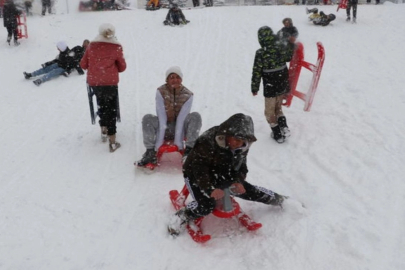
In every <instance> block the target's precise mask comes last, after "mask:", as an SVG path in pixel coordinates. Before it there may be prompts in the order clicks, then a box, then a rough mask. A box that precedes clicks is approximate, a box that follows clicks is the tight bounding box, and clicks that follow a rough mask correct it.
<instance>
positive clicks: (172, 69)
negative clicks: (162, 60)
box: [166, 66, 183, 80]
mask: <svg viewBox="0 0 405 270" xmlns="http://www.w3.org/2000/svg"><path fill="white" fill-rule="evenodd" d="M172 73H175V74H177V75H179V76H180V78H181V79H182V80H183V72H181V69H180V67H178V66H173V67H170V68H169V69H168V70H166V79H167V77H169V75H170V74H172Z"/></svg>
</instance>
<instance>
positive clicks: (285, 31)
mask: <svg viewBox="0 0 405 270" xmlns="http://www.w3.org/2000/svg"><path fill="white" fill-rule="evenodd" d="M285 21H289V23H290V26H289V27H283V28H281V30H280V31H278V32H277V37H278V38H279V40H281V41H283V42H285V43H286V44H287V42H288V38H289V37H295V38H297V37H298V29H297V28H296V27H295V26H294V25H293V22H292V20H291V19H290V18H285V19H284V20H283V23H284V22H285Z"/></svg>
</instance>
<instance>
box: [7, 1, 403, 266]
mask: <svg viewBox="0 0 405 270" xmlns="http://www.w3.org/2000/svg"><path fill="white" fill-rule="evenodd" d="M77 3H78V1H77V0H75V1H73V0H72V1H70V0H69V5H70V10H69V13H68V12H67V10H66V3H65V1H59V2H58V4H57V5H58V6H56V14H55V15H47V16H45V17H40V16H34V17H30V18H28V29H29V38H28V39H23V40H22V41H21V45H20V46H18V47H14V46H9V45H8V44H6V42H5V40H6V31H5V29H4V28H3V30H2V31H1V32H0V40H2V41H3V42H1V44H0V59H1V64H0V65H1V72H0V82H1V87H0V91H1V99H0V115H1V123H2V128H1V131H0V142H1V143H0V153H1V164H0V168H1V170H0V254H1V255H0V269H5V270H6V269H7V270H16V269H21V270H27V269H41V270H42V269H46V270H48V269H49V270H54V269H111V270H115V269H153V270H155V269H156V270H157V269H167V270H179V269H195V270H207V269H212V270H214V269H218V270H220V269H238V270H239V269H240V270H245V269H246V270H261V269H266V270H267V269H278V270H292V269H294V270H295V269H299V270H324V269H333V270H341V269H350V270H352V269H369V270H383V269H390V270H401V269H405V261H404V259H403V257H402V256H403V254H404V253H405V236H404V235H405V229H404V228H405V227H404V223H405V193H404V190H405V182H404V180H403V175H404V173H405V169H404V163H405V155H404V152H405V146H404V143H403V139H404V135H403V134H404V133H405V108H404V105H405V92H404V91H403V89H404V85H405V77H404V67H403V61H404V43H405V35H404V33H405V16H404V13H405V5H403V4H398V5H397V4H392V3H389V2H386V3H385V4H384V5H378V6H376V5H361V6H359V7H358V23H357V24H355V25H353V24H351V23H347V22H345V18H346V16H345V11H344V10H340V11H339V12H336V6H318V8H319V9H320V10H323V11H325V12H326V13H332V12H333V13H335V14H336V15H337V19H336V21H334V22H333V23H332V24H331V25H330V26H327V27H317V26H314V25H312V24H311V23H309V22H308V20H307V15H306V14H305V10H304V7H303V6H266V7H262V6H257V7H215V8H203V9H195V10H193V9H191V10H184V13H185V15H186V17H187V19H189V20H190V21H191V23H190V24H189V25H187V26H185V27H182V28H180V27H178V28H172V27H165V26H163V24H162V21H163V20H164V18H165V16H166V12H167V10H159V11H156V12H147V11H145V10H131V11H119V12H94V13H78V12H77V11H76V9H75V4H77ZM284 17H291V18H292V19H293V22H294V24H295V26H296V27H297V28H298V30H299V32H300V35H299V41H300V42H302V43H303V44H304V46H305V54H306V57H305V58H306V60H307V61H309V62H312V63H314V62H315V61H316V57H317V51H316V42H318V41H320V42H322V43H323V45H324V47H325V50H326V61H325V65H324V69H323V72H322V77H321V80H320V83H319V88H318V92H317V94H316V96H315V100H314V103H313V106H312V110H311V112H304V111H303V102H302V101H301V100H299V99H294V100H293V104H292V106H291V107H290V108H285V114H286V116H287V119H288V121H289V125H290V129H291V132H292V136H291V137H290V138H289V140H288V141H287V142H286V143H284V144H281V145H279V144H277V143H275V142H274V141H273V140H272V139H270V137H269V135H270V128H269V127H268V125H267V123H266V121H265V118H264V115H263V110H264V100H263V96H262V91H261V92H260V93H259V94H260V95H258V96H256V97H253V96H252V94H251V93H250V79H251V69H252V65H253V58H254V53H255V51H256V49H258V48H259V43H258V41H257V30H258V28H259V27H261V26H263V25H268V26H270V27H272V28H273V30H274V31H278V30H279V29H280V28H281V26H282V24H281V20H282V19H283V18H284ZM104 22H109V23H112V24H114V25H115V26H116V29H117V31H116V35H117V37H118V39H119V40H120V42H121V43H122V44H123V47H124V51H125V57H126V60H127V64H128V69H127V71H126V72H124V73H122V74H121V77H120V78H121V81H120V84H119V89H120V101H121V115H122V123H119V124H118V134H117V138H118V140H119V141H120V142H121V144H122V148H121V149H119V150H118V151H117V152H115V153H113V154H110V153H109V152H108V146H107V144H103V143H101V142H100V138H99V128H98V126H92V125H91V123H90V116H89V108H88V103H87V93H86V88H85V76H79V75H78V74H77V73H73V74H71V76H70V77H69V78H65V77H60V78H57V79H55V80H52V81H49V82H47V83H45V84H43V85H41V86H40V87H37V86H35V85H34V84H33V83H32V80H30V81H27V80H25V79H24V77H23V74H22V72H23V71H29V72H30V71H33V70H35V69H38V68H39V67H40V64H41V63H44V62H46V61H49V60H51V59H53V58H54V56H55V55H56V54H57V50H56V47H55V44H56V42H57V41H59V40H62V39H63V40H65V41H66V42H67V43H68V45H69V46H70V47H73V46H75V45H78V44H81V42H82V40H83V39H86V38H87V39H93V38H94V37H95V36H96V35H97V31H98V26H99V25H100V24H101V23H104ZM172 65H179V66H180V67H181V68H182V70H183V73H184V80H183V84H184V85H185V86H187V87H188V88H189V89H191V90H192V91H193V92H194V94H195V97H194V106H193V110H194V111H198V112H200V113H201V115H202V118H203V128H202V129H203V130H206V129H208V128H210V127H211V126H214V125H218V124H220V123H221V122H223V121H224V120H225V119H227V118H228V117H229V116H231V115H232V114H234V113H238V112H242V113H245V114H248V115H250V116H252V117H253V119H254V123H255V131H256V134H257V137H258V141H257V142H256V143H255V144H254V145H253V146H252V148H251V152H250V154H249V160H248V165H249V169H250V172H249V176H248V180H249V181H250V182H251V183H254V184H257V185H261V186H265V187H268V188H271V189H272V190H274V191H276V192H279V193H281V194H285V195H288V196H290V197H291V200H289V201H287V202H286V204H285V207H284V209H279V208H274V207H269V206H266V205H262V204H258V203H253V202H245V201H242V200H238V202H239V203H240V205H241V207H242V208H243V209H244V210H245V212H247V213H248V214H249V215H250V216H251V217H252V218H253V219H255V220H256V221H258V222H261V223H262V224H263V227H262V228H261V229H260V230H258V231H257V232H255V233H250V232H244V231H238V230H236V229H235V228H234V224H219V225H218V226H213V224H216V223H218V220H214V219H212V218H211V221H210V219H208V220H207V222H206V224H205V225H204V226H205V228H206V230H207V231H208V232H211V233H212V234H213V236H214V238H213V239H212V240H211V241H209V242H207V243H206V244H204V245H201V244H197V243H195V242H193V241H192V240H191V238H190V237H189V236H188V235H187V234H184V235H181V236H180V237H178V238H177V239H173V238H172V237H170V236H168V235H167V232H166V227H165V224H166V222H167V220H168V218H169V216H170V215H171V214H172V213H174V209H173V207H172V205H171V204H170V201H169V196H168V193H169V191H170V190H172V189H177V190H180V189H181V188H182V186H183V179H182V175H181V171H180V169H179V168H178V167H176V166H172V167H170V166H166V167H163V168H162V169H161V170H160V171H157V172H155V173H153V174H150V175H147V174H145V173H144V172H142V171H139V170H137V169H135V168H134V166H133V162H134V161H135V160H138V159H139V158H140V157H141V155H142V154H143V152H144V150H145V149H144V146H143V143H142V134H141V119H142V116H143V115H144V114H146V113H154V111H155V107H154V104H155V101H154V96H155V90H156V88H157V87H158V86H160V85H161V84H163V83H164V79H165V78H164V74H165V71H166V69H167V68H168V67H170V66H172ZM310 80H311V74H310V72H309V71H307V70H303V71H302V76H301V79H300V82H299V85H298V89H299V90H302V91H306V90H307V89H308V87H309V84H310ZM172 158H173V157H172ZM174 158H176V157H174ZM300 203H304V204H305V206H306V208H303V207H301V205H300ZM222 225H224V226H222ZM232 229H233V231H232ZM235 230H236V231H235Z"/></svg>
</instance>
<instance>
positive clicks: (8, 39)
mask: <svg viewBox="0 0 405 270" xmlns="http://www.w3.org/2000/svg"><path fill="white" fill-rule="evenodd" d="M10 41H11V36H8V37H7V43H8V45H10Z"/></svg>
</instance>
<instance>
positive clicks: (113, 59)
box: [80, 41, 127, 86]
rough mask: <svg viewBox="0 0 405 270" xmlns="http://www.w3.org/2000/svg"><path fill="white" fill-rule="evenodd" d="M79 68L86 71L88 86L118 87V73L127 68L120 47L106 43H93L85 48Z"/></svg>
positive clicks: (117, 44) (116, 44)
mask: <svg viewBox="0 0 405 270" xmlns="http://www.w3.org/2000/svg"><path fill="white" fill-rule="evenodd" d="M80 66H81V67H82V68H83V69H88V71H87V83H88V84H89V85H90V86H107V85H118V82H119V76H118V73H120V72H123V71H124V70H125V69H126V68H127V64H126V62H125V59H124V54H123V51H122V46H121V45H120V44H119V43H110V42H108V41H93V42H91V43H90V45H89V46H88V47H87V49H86V52H85V53H84V56H83V58H82V60H81V61H80Z"/></svg>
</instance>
